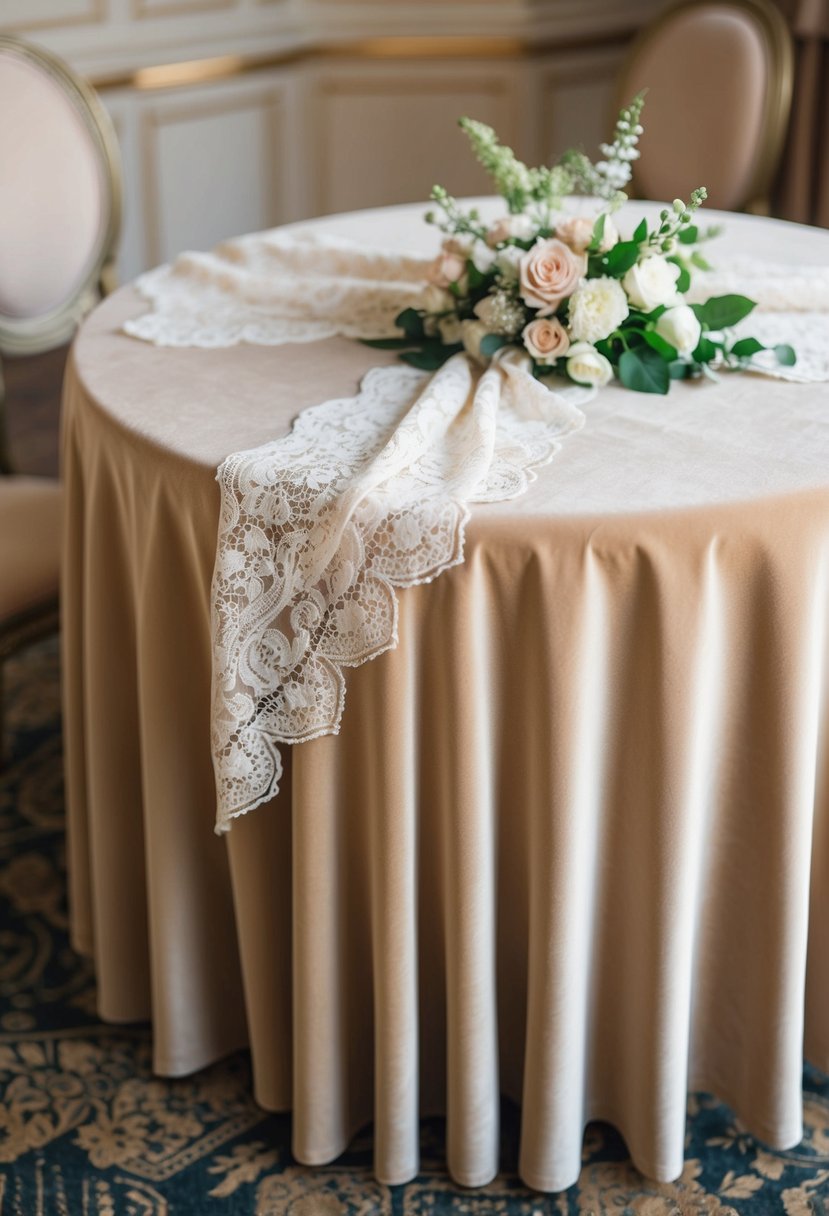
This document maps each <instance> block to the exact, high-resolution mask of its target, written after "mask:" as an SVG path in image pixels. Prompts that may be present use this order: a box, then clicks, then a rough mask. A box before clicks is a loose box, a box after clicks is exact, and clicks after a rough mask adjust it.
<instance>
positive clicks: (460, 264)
mask: <svg viewBox="0 0 829 1216" xmlns="http://www.w3.org/2000/svg"><path fill="white" fill-rule="evenodd" d="M467 257H468V251H467V249H466V247H465V246H464V245H463V244H461V242H460V241H456V240H454V239H452V238H451V237H450V238H449V239H447V240H445V241H444V242H443V244H442V245H441V247H440V253H439V254H438V256H437V257H436V258H435V260H434V262H432V265H431V266H430V267H429V270H428V272H427V275H426V278H427V279H428V280H429V282H430V283H434V285H435V287H442V288H443V289H444V291H445V290H446V288H447V287H449V285H450V284H451V283H459V282H460V281H461V279H462V278H463V276H464V275H465V274H466V259H467Z"/></svg>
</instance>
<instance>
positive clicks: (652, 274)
mask: <svg viewBox="0 0 829 1216" xmlns="http://www.w3.org/2000/svg"><path fill="white" fill-rule="evenodd" d="M678 278H679V267H678V266H677V265H676V263H675V262H668V261H666V260H665V258H662V257H660V256H659V254H658V253H655V254H651V256H650V257H646V258H643V259H642V261H641V262H639V264H638V265H637V266H631V268H630V270H629V271H628V272H627V274H626V275H625V277H624V278H623V279H622V286H623V287H624V289H625V291H626V292H627V293H628V296H629V298H630V302H631V304H632V305H633V307H634V308H641V310H642V312H651V310H652V309H654V308H658V307H659V305H660V304H678V303H679V294H678V293H677V290H676V281H677V279H678Z"/></svg>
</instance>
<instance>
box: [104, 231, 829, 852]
mask: <svg viewBox="0 0 829 1216" xmlns="http://www.w3.org/2000/svg"><path fill="white" fill-rule="evenodd" d="M428 264H429V263H428V260H427V259H421V258H415V257H406V256H402V255H400V254H396V253H388V252H381V251H371V250H366V249H362V248H360V247H357V246H355V245H352V244H350V243H348V242H343V241H338V240H332V239H331V238H325V237H319V236H317V235H315V234H309V233H302V232H299V233H290V232H278V233H272V234H267V235H265V236H257V237H247V238H243V239H242V240H239V241H234V242H230V243H228V244H226V245H224V246H221V247H220V248H219V249H217V250H216V251H215V252H214V253H212V254H187V255H185V256H184V257H182V258H180V259H179V260H178V261H177V262H176V263H175V264H174V265H173V266H172V267H162V268H161V269H160V270H158V271H154V272H152V273H151V274H149V275H145V276H144V277H143V278H142V279H140V280H139V282H138V286H139V290H140V291H141V292H142V293H143V294H144V295H145V296H146V298H147V299H148V300H149V301H150V302H151V303H152V305H153V307H152V310H151V311H149V312H147V313H146V314H144V315H143V316H141V317H138V318H137V319H135V320H132V321H129V322H127V324H126V325H125V327H124V328H125V330H126V332H127V333H129V334H132V335H133V336H135V337H138V338H142V339H144V340H147V341H151V342H154V343H156V344H158V345H167V346H199V347H223V346H231V345H234V344H236V343H239V342H251V343H256V344H260V345H279V344H282V343H286V342H311V341H317V340H320V339H322V338H328V337H332V336H335V335H344V336H347V337H352V338H360V337H362V338H382V337H389V336H393V335H394V334H395V333H396V330H395V326H394V318H395V317H396V316H397V314H398V313H399V312H400V310H401V309H402V308H404V307H406V306H407V305H408V304H412V303H414V302H415V301H416V299H417V297H418V296H419V294H420V292H421V291H422V289H423V286H424V279H425V274H426V269H427V266H428ZM731 291H740V292H742V293H743V294H747V295H750V296H752V298H754V299H757V300H758V301H759V302H760V305H761V307H760V309H758V311H757V312H755V313H753V314H752V316H751V317H750V318H749V321H748V322H747V323H746V328H747V331H748V332H751V333H752V334H754V335H755V336H756V337H758V338H759V339H760V340H761V341H765V342H768V343H770V344H773V343H776V342H790V343H791V344H792V345H793V346H795V347H796V349H797V351H798V364H797V366H796V367H795V368H791V369H789V368H777V367H775V366H773V365H772V364H771V363H769V365H768V368H767V374H772V375H780V376H784V377H786V378H789V379H798V380H826V379H829V268H822V267H820V268H811V267H799V268H798V269H797V277H796V278H793V277H792V270H791V268H786V267H769V266H768V265H764V266H763V267H762V273H758V269H757V265H756V263H742V264H740V263H732V264H731V265H730V266H728V267H726V268H724V269H723V270H720V271H716V272H710V273H707V274H705V275H700V276H698V280H697V284H696V294H695V297H694V298H699V299H704V298H707V297H708V296H711V295H719V294H725V293H727V292H731ZM528 368H529V363H528V361H527V359H526V357H525V356H523V355H521V354H520V353H519V352H518V351H512V352H510V353H508V354H506V355H504V356H503V357H500V358H498V359H496V360H495V361H494V362H493V363H492V365H491V366H490V367H489V368H488V369H486V370H484V369H483V368H481V367H479V366H478V365H477V364H475V363H474V362H473V361H471V360H470V359H469V358H468V357H467V356H466V355H455V356H453V358H451V359H450V360H449V361H448V362H447V363H446V364H445V365H444V367H443V368H442V369H441V370H440V371H438V372H436V373H435V374H434V375H433V376H430V375H429V374H427V373H425V372H420V371H416V370H415V369H413V368H410V367H405V366H403V365H395V366H391V367H384V368H376V369H374V370H372V371H370V372H369V373H368V375H367V376H366V377H365V378H364V380H363V383H362V385H361V388H360V392H359V394H358V395H357V396H356V397H352V398H344V399H341V400H333V401H327V402H325V403H323V404H321V405H317V406H314V407H312V408H311V409H306V410H305V411H303V412H302V413H301V414H300V415H299V417H298V418H297V419H296V422H295V423H294V426H293V429H292V431H291V432H290V434H289V435H287V436H286V437H285V438H283V439H280V440H277V441H275V442H273V443H268V444H265V445H263V446H261V447H258V448H255V449H253V450H251V451H247V452H237V453H235V454H233V455H232V456H229V457H228V459H227V460H225V461H224V463H223V464H222V465H221V466H220V468H219V470H218V474H217V477H218V481H219V483H220V486H221V520H220V525H219V536H218V543H217V553H216V565H215V570H214V577H213V586H212V612H213V646H214V655H213V705H212V745H213V757H214V765H215V770H216V783H217V793H218V810H217V821H216V829H217V831H226V830H227V829H228V828H229V827H230V825H231V823H232V821H233V819H234V818H235V817H236V816H238V815H242V814H244V813H245V812H247V811H249V810H252V809H253V808H254V807H256V806H258V805H260V804H261V803H263V802H265V801H267V800H268V799H270V798H272V797H273V796H274V795H275V794H276V793H277V791H278V786H279V780H280V777H281V772H282V765H281V759H280V753H279V744H281V743H293V742H300V741H302V740H307V739H313V738H315V737H318V736H320V735H326V734H336V733H337V731H338V729H339V723H340V719H341V717H342V712H343V703H344V697H345V682H344V677H343V669H344V668H346V667H354V666H357V665H359V664H361V663H364V662H366V661H367V660H368V659H371V658H374V657H376V656H377V655H379V654H382V653H383V651H385V650H388V649H389V648H390V647H393V646H395V645H396V642H397V597H396V589H397V588H399V587H407V586H412V585H414V584H416V583H424V582H429V581H431V580H432V579H434V578H436V577H437V576H438V575H439V574H441V573H442V572H443V571H444V570H447V569H449V568H450V567H451V566H454V565H458V564H459V563H460V562H462V561H463V543H464V526H465V523H466V520H467V518H468V514H469V511H468V505H469V504H470V503H474V502H494V501H500V500H505V499H509V498H514V497H516V496H518V495H520V494H521V493H523V492H524V490H525V489H526V487H527V485H528V484H529V483H530V482H531V481H532V480H533V478H534V476H535V470H536V469H537V468H538V467H539V466H541V465H543V464H546V463H547V462H548V461H549V460H551V459H552V457H553V455H554V453H555V452H556V450H557V448H558V447H559V445H560V443H561V440H562V439H563V438H564V436H566V435H567V434H568V433H570V432H572V431H574V430H576V429H578V428H579V427H581V426H582V425H583V422H584V415H583V414H582V412H581V410H580V408H579V406H580V405H583V404H585V403H586V402H587V401H588V400H589V399H590V398H591V397H592V396H593V390H590V389H581V388H579V387H577V386H574V385H570V386H564V385H563V384H562V386H561V387H560V388H559V389H557V390H556V391H553V390H551V389H550V388H547V387H545V385H543V384H541V383H540V382H539V381H538V380H536V379H534V378H533V377H532V375H530V374H529V370H528Z"/></svg>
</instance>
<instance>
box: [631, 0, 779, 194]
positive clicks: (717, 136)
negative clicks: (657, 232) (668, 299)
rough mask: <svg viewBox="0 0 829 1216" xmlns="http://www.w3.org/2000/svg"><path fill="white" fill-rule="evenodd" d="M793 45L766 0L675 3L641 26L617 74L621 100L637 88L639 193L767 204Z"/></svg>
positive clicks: (636, 180)
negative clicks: (702, 192)
mask: <svg viewBox="0 0 829 1216" xmlns="http://www.w3.org/2000/svg"><path fill="white" fill-rule="evenodd" d="M793 64H794V57H793V46H792V37H791V34H790V33H789V29H788V26H787V24H786V22H785V20H784V18H783V17H782V15H781V13H780V11H779V9H778V8H777V7H776V6H775V4H774V3H773V2H772V0H681V2H680V3H679V4H677V5H675V6H673V7H671V8H669V9H668V10H667V11H666V12H664V13H662V14H661V15H660V16H659V17H658V18H657V19H656V21H655V22H654V23H653V24H652V25H651V26H649V27H648V28H647V29H645V30H644V31H643V33H642V34H641V35H640V37H639V38H638V39H637V40H636V42H635V43H634V45H633V47H632V48H631V52H630V55H629V57H628V59H627V62H626V64H625V66H624V68H623V70H622V73H621V77H620V81H619V97H620V98H622V99H624V100H625V101H627V100H629V99H630V98H631V97H633V96H634V94H636V93H637V92H639V90H640V89H643V88H647V90H648V92H647V98H646V102H645V114H644V127H645V134H644V136H643V137H642V141H641V158H640V160H638V161H637V162H636V163H635V166H634V177H633V192H634V193H635V194H636V195H637V196H638V197H640V198H651V199H660V200H669V199H673V198H675V197H676V196H678V195H679V196H682V197H683V198H687V196H688V195H689V194H690V192H691V191H692V190H693V189H694V188H695V187H697V186H705V187H706V188H707V190H708V202H709V206H712V207H718V208H722V209H723V210H726V211H741V210H751V211H755V212H758V213H763V212H766V211H767V210H768V198H769V193H770V190H771V186H772V181H773V178H774V174H775V170H776V168H777V165H778V162H779V159H780V156H781V153H782V150H783V141H784V138H785V132H786V125H787V122H788V117H789V110H790V107H791V97H792V78H793Z"/></svg>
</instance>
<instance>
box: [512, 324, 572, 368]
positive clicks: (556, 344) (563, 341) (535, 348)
mask: <svg viewBox="0 0 829 1216" xmlns="http://www.w3.org/2000/svg"><path fill="white" fill-rule="evenodd" d="M521 337H522V338H523V339H524V345H525V346H526V348H527V350H528V351H529V353H530V354H531V355H532V357H533V359H535V361H536V363H543V364H546V365H547V366H549V365H550V364H551V363H555V361H556V359H558V357H559V355H566V354H567V351H568V350H569V349H570V339H569V337H568V336H567V330H566V329H565V328H564V326H563V325H562V324H561V322H560V321H559V320H558V318H557V317H536V318H535V320H534V321H530V323H529V325H525V326H524V329H523V330H522V332H521Z"/></svg>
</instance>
